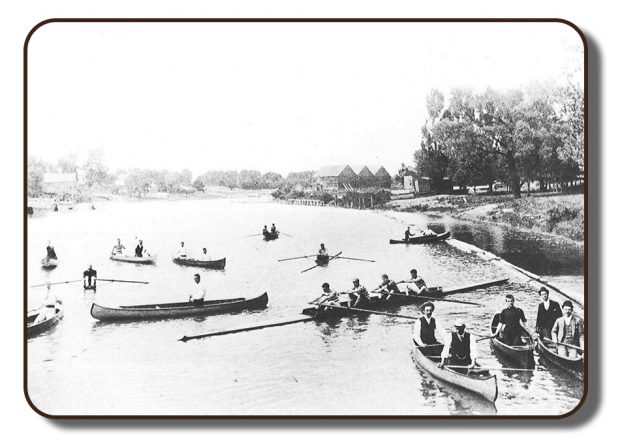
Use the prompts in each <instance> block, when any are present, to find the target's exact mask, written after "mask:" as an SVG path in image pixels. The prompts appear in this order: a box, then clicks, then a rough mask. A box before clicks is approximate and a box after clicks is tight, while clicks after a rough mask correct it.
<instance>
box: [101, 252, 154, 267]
mask: <svg viewBox="0 0 620 446" xmlns="http://www.w3.org/2000/svg"><path fill="white" fill-rule="evenodd" d="M110 260H116V261H117V262H127V263H139V264H142V265H152V264H154V263H155V262H156V261H157V256H146V257H135V256H128V255H125V254H112V255H111V256H110Z"/></svg>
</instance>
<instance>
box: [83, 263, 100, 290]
mask: <svg viewBox="0 0 620 446" xmlns="http://www.w3.org/2000/svg"><path fill="white" fill-rule="evenodd" d="M83 277H84V288H85V289H86V288H90V289H95V288H97V271H96V270H94V269H93V265H89V266H88V269H87V270H86V271H84V274H83Z"/></svg>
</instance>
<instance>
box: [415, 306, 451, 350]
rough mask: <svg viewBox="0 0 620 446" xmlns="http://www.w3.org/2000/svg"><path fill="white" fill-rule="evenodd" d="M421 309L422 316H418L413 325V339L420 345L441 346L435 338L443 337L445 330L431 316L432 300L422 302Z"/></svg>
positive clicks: (433, 308)
mask: <svg viewBox="0 0 620 446" xmlns="http://www.w3.org/2000/svg"><path fill="white" fill-rule="evenodd" d="M421 311H422V317H420V318H419V319H418V320H417V321H416V322H415V325H414V326H413V339H414V340H415V342H416V343H417V344H418V345H419V346H421V347H426V346H428V345H437V346H438V347H441V343H440V341H438V340H437V338H440V339H444V338H445V332H444V331H443V329H442V328H441V327H440V325H439V323H438V322H437V320H436V319H435V318H434V317H433V312H434V311H435V305H434V304H433V303H432V302H424V303H423V304H422V308H421Z"/></svg>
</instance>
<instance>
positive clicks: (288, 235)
mask: <svg viewBox="0 0 620 446" xmlns="http://www.w3.org/2000/svg"><path fill="white" fill-rule="evenodd" d="M280 234H283V235H286V236H287V237H290V238H293V236H292V235H290V234H287V233H286V232H282V231H280Z"/></svg>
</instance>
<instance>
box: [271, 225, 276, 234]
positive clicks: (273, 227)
mask: <svg viewBox="0 0 620 446" xmlns="http://www.w3.org/2000/svg"><path fill="white" fill-rule="evenodd" d="M276 232H278V231H277V229H276V224H275V223H271V233H272V234H275V233H276Z"/></svg>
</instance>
